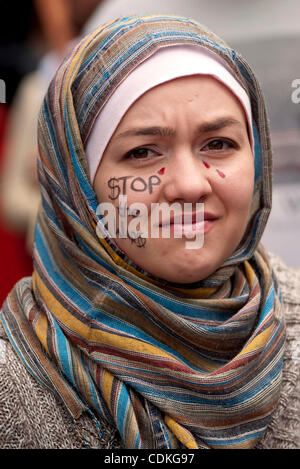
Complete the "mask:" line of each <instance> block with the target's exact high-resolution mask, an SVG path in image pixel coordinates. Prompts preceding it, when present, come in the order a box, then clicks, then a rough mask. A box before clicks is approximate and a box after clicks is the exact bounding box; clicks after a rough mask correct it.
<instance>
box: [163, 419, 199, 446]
mask: <svg viewBox="0 0 300 469" xmlns="http://www.w3.org/2000/svg"><path fill="white" fill-rule="evenodd" d="M165 422H166V424H167V425H168V427H169V428H170V430H171V431H172V432H173V433H174V435H175V436H176V438H177V439H178V440H179V441H180V442H181V443H182V444H183V445H184V446H185V447H186V448H188V449H199V447H198V445H197V443H196V441H195V439H194V437H193V435H192V434H191V433H190V432H189V431H188V430H185V429H184V428H183V427H182V426H181V425H179V423H177V422H175V420H173V419H172V417H170V416H169V415H165Z"/></svg>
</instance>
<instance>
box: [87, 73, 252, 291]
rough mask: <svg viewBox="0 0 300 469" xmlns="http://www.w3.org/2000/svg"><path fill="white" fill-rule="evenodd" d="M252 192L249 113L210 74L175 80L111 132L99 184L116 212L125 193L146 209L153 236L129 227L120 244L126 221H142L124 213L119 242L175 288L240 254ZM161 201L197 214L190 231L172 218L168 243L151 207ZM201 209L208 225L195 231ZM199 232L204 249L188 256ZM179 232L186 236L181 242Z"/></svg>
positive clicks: (134, 108) (130, 112)
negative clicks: (155, 225) (154, 228)
mask: <svg viewBox="0 0 300 469" xmlns="http://www.w3.org/2000/svg"><path fill="white" fill-rule="evenodd" d="M253 186H254V160H253V155H252V150H251V147H250V143H249V139H248V133H247V125H246V119H245V115H244V112H243V109H242V107H241V105H240V104H239V102H238V100H237V99H236V98H235V97H234V95H233V94H232V93H231V92H230V91H229V90H228V89H227V88H226V87H225V86H223V85H222V84H221V83H219V82H218V81H216V80H215V79H213V78H211V77H208V76H193V77H184V78H178V79H176V80H173V81H170V82H168V83H164V84H162V85H159V86H157V87H155V88H153V89H151V90H149V91H148V92H146V93H145V94H144V95H143V96H141V97H140V98H139V99H138V100H137V101H136V102H135V103H134V104H133V105H132V106H131V107H130V109H129V110H128V111H127V113H126V114H125V115H124V117H123V118H122V120H121V122H120V124H119V126H118V128H117V129H116V131H115V132H114V134H113V136H112V138H111V140H110V142H109V144H108V146H107V148H106V150H105V152H104V154H103V157H102V160H101V163H100V165H99V168H98V170H97V173H96V176H95V181H94V189H95V192H96V195H97V197H98V201H99V203H100V202H101V203H102V202H109V203H112V204H114V205H115V207H118V204H119V200H120V197H121V196H126V197H127V207H130V205H131V204H133V203H135V202H140V203H142V204H144V205H143V206H145V208H146V209H147V211H145V213H146V216H147V222H148V227H149V231H148V234H147V236H148V237H146V236H143V234H144V231H143V232H142V233H141V235H140V236H139V237H138V238H136V239H134V236H133V235H132V236H131V234H130V230H129V229H127V228H125V231H126V237H120V223H122V226H123V223H124V221H126V223H127V226H130V222H133V223H134V220H135V219H134V216H133V215H130V214H128V211H127V212H126V211H125V212H124V213H123V218H118V216H117V221H116V225H117V236H116V238H115V242H116V244H117V245H118V247H119V248H120V249H121V250H123V251H125V253H126V254H127V256H128V257H129V258H130V259H131V260H133V261H134V263H135V264H137V265H139V266H140V267H142V268H143V269H144V270H145V271H147V272H148V273H150V274H152V275H154V276H155V277H159V278H161V279H164V280H167V281H170V282H177V283H191V282H196V281H199V280H201V279H204V278H206V277H207V276H209V275H210V274H212V273H213V272H214V271H215V270H216V269H217V268H219V267H220V266H221V265H222V264H223V262H224V261H225V260H226V259H227V258H228V257H229V256H230V255H231V254H232V253H233V251H234V250H235V249H236V247H237V246H238V244H239V242H240V241H241V239H242V237H243V234H244V232H245V229H246V226H247V221H248V217H249V212H250V207H251V201H252V193H253ZM123 200H125V199H124V198H123ZM162 203H165V204H168V206H171V205H172V204H174V203H177V207H178V204H179V206H180V207H182V213H186V212H184V207H189V210H188V212H189V213H193V217H194V218H193V219H192V222H191V220H190V221H189V223H190V224H189V225H187V224H186V225H184V222H183V221H182V218H180V221H179V220H178V217H177V218H176V217H173V218H172V214H171V219H170V227H171V230H170V237H169V238H166V237H163V236H162V231H161V229H162V224H164V223H165V219H164V216H161V217H160V218H159V220H160V224H159V230H160V231H159V237H157V238H155V237H153V236H151V229H150V226H151V207H153V205H151V204H162ZM187 203H188V204H190V205H188V206H185V205H184V204H187ZM201 203H202V204H204V205H203V207H204V223H202V224H201V223H200V224H198V225H195V213H196V211H198V212H199V210H198V209H199V207H201V205H196V204H201ZM119 211H121V212H122V210H119ZM116 213H117V214H118V210H117V212H116ZM138 213H141V212H138ZM124 216H125V218H126V220H125V218H124ZM131 224H132V223H131ZM136 226H137V227H138V229H140V226H141V225H136ZM144 226H145V225H144ZM193 229H197V230H198V231H196V232H197V233H198V232H199V233H200V232H201V233H202V234H203V240H204V242H203V246H202V247H196V248H193V249H190V248H187V241H190V242H191V241H192V240H191V238H188V237H187V236H188V235H189V233H190V231H191V230H193ZM201 230H202V231H201ZM141 231H142V230H141ZM178 232H180V234H181V237H175V235H174V233H178ZM118 233H119V234H118ZM124 233H125V232H124V229H123V235H122V236H124ZM195 246H196V243H195Z"/></svg>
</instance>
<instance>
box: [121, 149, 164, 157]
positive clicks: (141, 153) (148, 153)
mask: <svg viewBox="0 0 300 469" xmlns="http://www.w3.org/2000/svg"><path fill="white" fill-rule="evenodd" d="M155 156H159V153H158V152H155V151H154V150H151V149H150V148H147V147H138V148H134V149H133V150H130V151H129V152H127V153H126V154H125V156H124V158H125V159H131V160H146V159H149V158H151V157H155Z"/></svg>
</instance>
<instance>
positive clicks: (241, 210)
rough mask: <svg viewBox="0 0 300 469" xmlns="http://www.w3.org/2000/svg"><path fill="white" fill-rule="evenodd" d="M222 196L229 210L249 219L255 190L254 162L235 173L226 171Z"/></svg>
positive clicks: (220, 191) (221, 191)
mask: <svg viewBox="0 0 300 469" xmlns="http://www.w3.org/2000/svg"><path fill="white" fill-rule="evenodd" d="M224 173H225V174H226V178H225V179H223V184H222V185H223V190H219V193H220V194H222V198H223V200H224V203H225V204H226V205H227V208H228V210H232V211H235V212H237V213H238V214H239V215H240V216H245V217H248V215H249V211H250V207H251V202H252V197H253V189H254V168H253V164H252V161H251V162H250V163H248V164H245V165H244V166H243V167H240V168H238V169H236V170H234V171H230V170H228V171H227V172H226V171H224Z"/></svg>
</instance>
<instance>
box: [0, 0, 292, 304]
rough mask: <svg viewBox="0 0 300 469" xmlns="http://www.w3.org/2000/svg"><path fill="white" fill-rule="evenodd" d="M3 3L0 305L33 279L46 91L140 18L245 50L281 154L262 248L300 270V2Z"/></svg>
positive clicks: (51, 0)
mask: <svg viewBox="0 0 300 469" xmlns="http://www.w3.org/2000/svg"><path fill="white" fill-rule="evenodd" d="M3 3H4V2H3ZM4 5H5V6H4ZM4 5H2V6H1V18H2V21H1V23H2V24H1V30H0V256H1V257H0V258H1V261H2V262H1V266H2V268H1V272H0V305H1V304H2V302H3V300H4V299H5V297H6V295H7V293H8V292H9V291H10V289H11V288H12V287H13V285H14V284H15V282H16V281H18V280H19V279H20V278H22V277H23V276H26V275H31V272H32V257H31V252H32V242H33V231H34V224H35V217H36V213H37V209H38V205H39V190H38V185H37V178H36V167H35V161H36V156H37V144H36V122H37V113H38V110H39V107H40V105H41V101H42V98H43V96H44V94H45V92H46V89H47V86H48V84H49V82H50V80H51V78H52V76H53V75H54V73H55V70H56V68H57V67H58V65H59V63H60V62H61V60H62V58H63V57H64V55H65V54H66V53H67V52H68V50H70V48H71V47H73V46H74V44H75V43H76V41H78V40H79V39H80V37H82V35H84V34H86V33H88V32H90V31H91V30H93V29H94V28H96V27H97V26H98V25H100V24H102V23H104V22H106V21H110V20H112V19H115V18H117V17H119V16H124V15H127V14H134V13H137V14H140V13H167V14H178V15H184V16H189V17H192V18H195V19H197V20H198V21H199V22H201V23H202V24H204V25H206V26H207V27H208V28H209V29H212V30H213V31H214V32H215V33H217V34H218V35H219V36H221V37H222V38H224V39H225V40H226V41H227V42H228V43H229V44H230V45H231V46H232V47H233V48H236V49H237V50H238V51H239V52H240V53H241V54H242V55H243V56H244V57H245V58H246V59H247V61H248V62H249V63H250V65H251V66H252V67H253V69H254V70H255V72H256V75H257V77H258V79H259V81H260V83H261V86H262V90H263V93H264V96H265V99H266V104H267V109H268V112H269V119H270V127H271V137H272V143H273V151H274V193H273V209H272V212H271V216H270V219H269V223H268V226H267V229H266V231H265V233H264V236H263V243H264V244H265V246H266V247H267V249H268V250H270V251H272V252H274V253H276V254H278V255H279V256H280V257H281V258H282V259H283V260H284V261H285V262H286V264H288V265H289V266H293V267H300V102H299V103H297V102H293V100H292V93H293V91H295V88H293V87H292V83H293V82H294V80H297V79H298V80H299V81H298V87H299V88H300V60H299V49H300V21H299V18H300V2H298V0H285V1H282V0H252V1H251V2H250V1H249V0H209V1H208V0H32V1H27V0H22V1H18V2H16V1H13V0H10V2H5V3H4ZM2 80H3V81H2ZM4 84H5V87H4ZM297 96H298V97H299V98H300V91H299V93H298V95H297ZM294 101H295V100H294Z"/></svg>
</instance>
